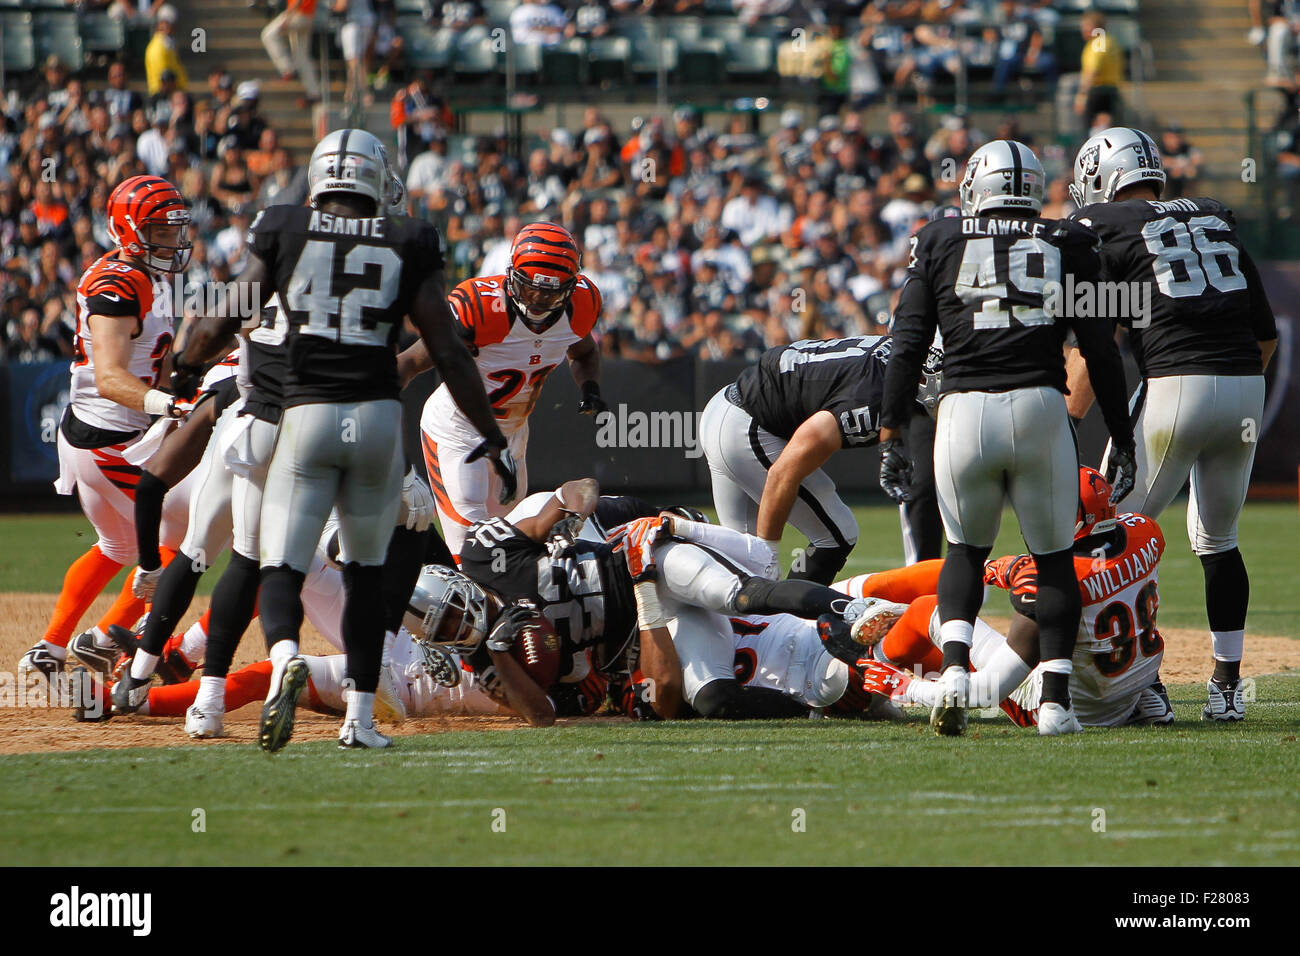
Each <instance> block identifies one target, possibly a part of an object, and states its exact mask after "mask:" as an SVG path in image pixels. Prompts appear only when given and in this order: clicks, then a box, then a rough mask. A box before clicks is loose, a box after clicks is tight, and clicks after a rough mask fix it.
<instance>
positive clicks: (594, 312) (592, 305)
mask: <svg viewBox="0 0 1300 956" xmlns="http://www.w3.org/2000/svg"><path fill="white" fill-rule="evenodd" d="M603 307H604V299H602V298H601V295H600V289H598V288H597V287H596V283H594V282H592V281H591V280H590V279H589V278H587V277H586V276H585V275H579V276H578V280H577V284H576V285H575V286H574V289H573V296H572V297H571V298H570V299H569V309H568V312H569V327H570V328H571V329H573V333H574V335H576V336H578V337H579V338H585V337H586V336H587V335H589V334H590V333H591V330H592V329H594V328H595V327H596V322H597V321H598V320H599V319H600V313H601V309H602V308H603Z"/></svg>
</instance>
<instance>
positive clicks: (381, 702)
mask: <svg viewBox="0 0 1300 956" xmlns="http://www.w3.org/2000/svg"><path fill="white" fill-rule="evenodd" d="M375 716H376V717H378V718H379V719H380V720H383V721H387V722H388V723H390V724H400V723H401V722H402V721H404V720H406V705H405V704H404V703H402V698H401V696H399V695H398V693H397V684H396V683H395V682H394V680H393V669H392V668H391V667H381V668H380V669H379V684H378V686H376V687H375Z"/></svg>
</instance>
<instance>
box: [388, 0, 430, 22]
mask: <svg viewBox="0 0 1300 956" xmlns="http://www.w3.org/2000/svg"><path fill="white" fill-rule="evenodd" d="M393 10H394V11H395V12H396V13H397V15H398V16H399V17H412V16H414V17H419V18H420V19H422V20H423V19H427V18H428V17H429V16H431V15H432V12H433V11H432V4H431V3H430V0H393Z"/></svg>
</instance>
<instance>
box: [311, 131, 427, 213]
mask: <svg viewBox="0 0 1300 956" xmlns="http://www.w3.org/2000/svg"><path fill="white" fill-rule="evenodd" d="M307 190H308V195H309V197H310V199H311V204H312V206H313V207H316V206H319V205H320V203H321V201H322V198H323V197H324V196H325V195H327V194H329V193H349V194H351V195H353V196H365V197H367V198H368V199H373V200H374V202H375V207H376V211H377V212H380V213H383V212H386V211H387V210H389V209H391V208H393V207H396V206H398V205H400V203H401V202H402V200H403V198H405V196H406V187H405V186H404V185H403V184H402V181H401V180H400V179H398V178H397V175H396V173H394V172H393V164H392V163H391V162H389V160H388V150H387V149H385V148H384V144H383V143H381V142H380V141H379V140H378V139H377V138H376V137H375V136H373V135H371V134H370V133H367V132H366V131H365V130H363V129H336V130H334V131H333V132H331V133H327V134H326V136H325V138H324V139H322V140H321V141H320V142H319V143H317V144H316V148H315V149H314V150H312V153H311V162H309V163H308V164H307Z"/></svg>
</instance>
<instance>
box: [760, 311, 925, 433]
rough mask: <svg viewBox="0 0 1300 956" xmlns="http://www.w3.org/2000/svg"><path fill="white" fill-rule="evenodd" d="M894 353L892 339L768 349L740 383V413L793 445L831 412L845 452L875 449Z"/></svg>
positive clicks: (878, 337)
mask: <svg viewBox="0 0 1300 956" xmlns="http://www.w3.org/2000/svg"><path fill="white" fill-rule="evenodd" d="M890 349H891V343H890V338H889V336H887V335H859V336H854V337H852V338H846V339H828V340H826V341H817V340H813V339H806V340H803V341H800V342H795V343H793V344H791V345H786V346H782V347H780V348H774V349H768V350H767V351H766V352H764V353H763V356H762V357H761V358H760V359H759V360H758V364H757V365H752V366H750V367H749V368H747V369H745V370H744V371H743V372H741V373H740V377H739V378H738V379H737V380H736V390H737V394H738V397H739V399H740V407H741V408H743V409H744V410H745V411H746V412H748V413H749V414H750V416H751V417H752V418H753V419H754V421H756V422H758V424H759V425H761V426H762V427H763V428H764V429H766V430H767V431H769V432H771V433H772V434H773V435H776V436H778V437H780V438H785V439H787V440H788V439H789V438H790V437H791V436H792V435H793V434H794V433H795V430H796V429H798V427H799V426H800V425H802V424H803V423H804V422H806V421H807V420H808V419H809V418H811V417H812V416H813V415H814V414H815V413H817V412H819V411H827V412H830V413H831V414H832V415H834V416H835V420H836V421H837V422H838V423H839V427H840V437H841V447H843V448H852V447H857V446H862V445H872V444H875V442H876V441H877V439H878V433H879V429H880V405H881V398H882V397H883V395H884V389H885V368H886V366H887V365H888V363H889V353H890ZM914 394H915V391H914Z"/></svg>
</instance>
